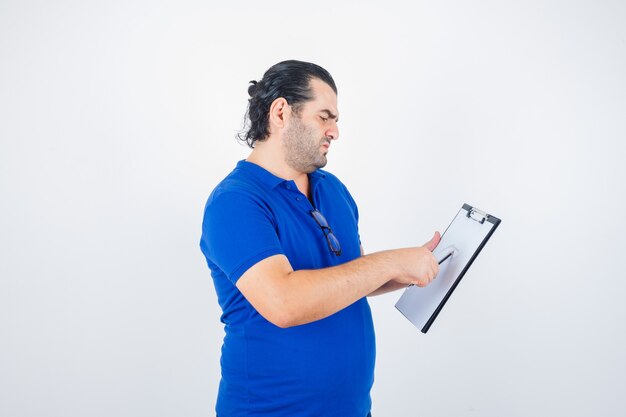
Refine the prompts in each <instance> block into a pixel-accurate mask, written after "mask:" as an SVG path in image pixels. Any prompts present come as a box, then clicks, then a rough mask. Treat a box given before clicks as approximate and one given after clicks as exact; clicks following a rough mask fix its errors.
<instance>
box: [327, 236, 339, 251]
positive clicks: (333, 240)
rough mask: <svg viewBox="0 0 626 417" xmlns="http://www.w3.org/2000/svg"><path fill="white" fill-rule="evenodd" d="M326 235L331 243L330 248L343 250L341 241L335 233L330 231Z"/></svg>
mask: <svg viewBox="0 0 626 417" xmlns="http://www.w3.org/2000/svg"><path fill="white" fill-rule="evenodd" d="M326 237H327V238H328V243H329V244H330V248H331V249H332V251H333V252H341V246H340V245H339V241H338V240H337V238H336V237H335V235H334V234H332V233H329V234H328V235H327V236H326Z"/></svg>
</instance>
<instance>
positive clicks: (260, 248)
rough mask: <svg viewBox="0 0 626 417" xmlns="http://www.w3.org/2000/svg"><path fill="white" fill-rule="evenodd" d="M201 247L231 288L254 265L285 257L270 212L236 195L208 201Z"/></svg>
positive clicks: (255, 202)
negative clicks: (270, 258)
mask: <svg viewBox="0 0 626 417" xmlns="http://www.w3.org/2000/svg"><path fill="white" fill-rule="evenodd" d="M200 247H201V249H202V252H203V253H204V256H205V257H206V258H207V261H209V262H212V263H213V264H215V265H216V266H217V267H218V268H219V269H221V270H222V271H223V272H224V274H225V275H226V276H227V277H228V279H229V280H230V281H232V282H233V284H234V283H236V282H237V280H239V278H240V277H241V276H242V275H243V274H244V273H245V272H246V271H247V270H248V269H249V268H250V267H252V266H253V265H255V264H256V263H257V262H259V261H261V260H263V259H265V258H268V257H270V256H273V255H278V254H283V253H284V251H283V249H282V247H281V244H280V241H279V239H278V235H277V233H276V229H275V227H274V221H273V219H272V217H271V214H270V213H269V211H268V210H267V209H266V208H264V207H263V206H262V205H261V204H260V203H259V202H258V201H256V200H255V199H254V197H253V196H251V195H248V194H244V193H238V192H225V193H220V194H219V195H218V196H216V197H214V198H213V197H212V198H210V199H209V202H208V203H207V205H206V208H205V211H204V220H203V223H202V238H201V241H200Z"/></svg>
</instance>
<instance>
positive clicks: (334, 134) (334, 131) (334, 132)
mask: <svg viewBox="0 0 626 417" xmlns="http://www.w3.org/2000/svg"><path fill="white" fill-rule="evenodd" d="M324 134H325V135H326V137H327V138H330V140H335V139H339V126H337V122H336V121H334V120H333V122H332V123H331V125H330V127H329V128H328V129H326V132H324Z"/></svg>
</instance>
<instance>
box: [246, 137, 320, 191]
mask: <svg viewBox="0 0 626 417" xmlns="http://www.w3.org/2000/svg"><path fill="white" fill-rule="evenodd" d="M275 142H277V141H269V140H268V141H264V142H257V143H256V144H255V147H254V149H253V150H252V152H251V153H250V155H249V156H248V158H246V160H247V161H248V162H252V163H253V164H256V165H259V166H260V167H262V168H264V169H266V170H267V171H269V172H271V173H272V174H274V175H276V176H277V177H279V178H282V179H285V180H291V181H293V182H295V183H296V186H297V187H298V189H299V190H300V192H301V193H302V194H304V195H306V196H307V197H308V196H309V176H308V175H307V173H306V172H300V171H298V170H296V169H294V168H292V167H291V166H289V164H287V162H286V161H285V158H284V155H283V151H282V149H276V145H274V143H275Z"/></svg>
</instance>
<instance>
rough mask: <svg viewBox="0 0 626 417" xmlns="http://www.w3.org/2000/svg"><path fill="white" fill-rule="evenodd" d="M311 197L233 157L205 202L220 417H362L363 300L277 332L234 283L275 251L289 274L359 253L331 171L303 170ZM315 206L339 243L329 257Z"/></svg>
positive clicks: (349, 205) (370, 366) (365, 378)
mask: <svg viewBox="0 0 626 417" xmlns="http://www.w3.org/2000/svg"><path fill="white" fill-rule="evenodd" d="M309 182H310V186H311V194H312V199H313V202H311V201H309V200H308V198H307V197H306V196H305V195H303V194H302V193H300V191H299V190H298V188H297V187H296V184H295V182H294V181H287V180H284V179H282V178H279V177H276V176H275V175H273V174H271V173H270V172H268V171H267V170H265V169H263V168H261V167H260V166H258V165H256V164H253V163H250V162H247V161H240V162H239V163H238V164H237V167H236V168H235V169H234V170H233V171H232V172H231V173H230V174H229V175H228V176H227V177H226V178H225V179H224V180H223V181H222V182H221V183H220V184H219V185H218V186H217V187H216V188H215V190H214V191H213V193H211V196H210V197H209V200H208V202H207V204H206V208H205V213H204V221H203V225H202V238H201V242H200V247H201V249H202V252H203V253H204V255H205V257H206V259H207V263H208V265H209V268H210V270H211V275H212V277H213V283H214V285H215V290H216V292H217V298H218V302H219V304H220V307H221V308H222V311H223V314H222V317H221V321H222V322H223V323H224V325H225V327H224V329H225V333H226V335H225V337H224V343H223V345H222V357H221V367H222V378H221V381H220V387H219V393H218V398H217V406H216V411H217V414H218V415H219V416H220V417H236V416H246V417H252V416H272V417H282V416H284V417H319V416H324V417H332V416H337V417H365V416H366V415H367V413H368V412H369V410H370V407H371V400H370V389H371V387H372V384H373V382H374V359H375V342H374V327H373V323H372V316H371V311H370V307H369V304H368V302H367V300H366V299H365V298H362V299H361V300H358V301H357V302H355V303H354V304H352V305H350V306H348V307H346V308H345V309H343V310H341V311H339V312H337V313H335V314H333V315H332V316H329V317H327V318H325V319H322V320H319V321H316V322H313V323H309V324H304V325H300V326H295V327H291V328H287V329H281V328H279V327H277V326H275V325H273V324H272V323H270V322H268V321H267V320H265V319H264V318H263V317H262V316H261V315H260V314H259V313H258V312H257V311H256V310H255V309H254V307H252V305H251V304H250V303H249V302H248V301H247V300H246V298H245V297H244V296H243V295H242V294H241V292H240V291H239V290H238V289H237V287H236V286H235V283H236V282H237V280H238V279H239V278H240V277H241V275H243V273H244V272H246V271H247V270H248V269H249V268H250V267H251V266H253V265H254V264H256V263H257V262H259V261H261V260H263V259H265V258H267V257H270V256H273V255H277V254H282V255H285V256H286V257H287V259H289V262H290V263H291V266H292V267H293V269H294V270H296V271H297V270H300V269H319V268H326V267H330V266H334V265H340V264H342V263H345V262H348V261H351V260H353V259H355V258H358V257H359V256H360V241H359V233H358V219H359V215H358V210H357V206H356V204H355V202H354V200H353V199H352V197H351V196H350V193H349V192H348V190H347V189H346V187H345V186H344V185H343V184H342V183H341V182H340V181H339V180H338V179H337V178H336V177H335V176H334V175H332V174H330V173H328V172H325V171H322V170H317V171H315V172H313V173H311V174H309ZM314 208H316V209H318V210H319V211H320V212H321V213H322V214H323V215H324V216H325V217H326V219H327V220H328V223H329V225H330V227H331V228H332V230H333V233H334V234H335V235H336V237H337V239H338V240H339V242H340V244H341V249H342V253H341V255H339V256H337V255H335V254H334V253H333V252H332V251H331V250H330V248H329V247H328V243H327V242H326V239H325V237H324V233H323V231H322V229H321V228H320V227H319V225H318V224H317V223H316V222H315V220H314V219H313V217H312V216H311V214H310V211H311V210H313V209H314Z"/></svg>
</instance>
